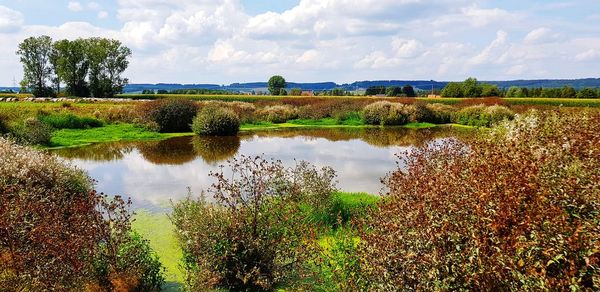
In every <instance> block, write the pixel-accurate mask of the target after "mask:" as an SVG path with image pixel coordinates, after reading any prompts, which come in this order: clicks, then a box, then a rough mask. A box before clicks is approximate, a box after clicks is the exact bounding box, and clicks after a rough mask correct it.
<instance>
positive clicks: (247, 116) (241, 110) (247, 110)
mask: <svg viewBox="0 0 600 292" xmlns="http://www.w3.org/2000/svg"><path fill="white" fill-rule="evenodd" d="M200 107H202V108H203V107H221V108H226V109H230V110H232V111H234V112H235V113H236V114H237V116H238V117H239V119H240V123H241V124H245V123H252V122H254V121H255V119H256V117H255V112H256V106H254V105H253V104H251V103H249V102H242V101H230V102H225V101H202V102H200Z"/></svg>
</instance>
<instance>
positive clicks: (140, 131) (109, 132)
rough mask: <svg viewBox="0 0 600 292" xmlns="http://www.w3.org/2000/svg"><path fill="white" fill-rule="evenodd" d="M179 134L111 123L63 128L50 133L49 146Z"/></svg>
mask: <svg viewBox="0 0 600 292" xmlns="http://www.w3.org/2000/svg"><path fill="white" fill-rule="evenodd" d="M179 135H180V134H161V133H157V132H152V131H150V130H148V129H146V128H143V127H140V126H138V125H132V124H113V125H106V126H104V127H100V128H90V129H84V130H80V129H64V130H59V131H56V132H54V133H53V135H52V141H51V146H53V147H72V146H83V145H88V144H91V143H103V142H115V141H156V140H163V139H167V138H172V137H176V136H179Z"/></svg>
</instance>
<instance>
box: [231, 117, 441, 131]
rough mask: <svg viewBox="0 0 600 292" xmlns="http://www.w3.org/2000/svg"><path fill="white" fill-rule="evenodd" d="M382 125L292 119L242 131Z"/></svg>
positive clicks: (244, 127) (418, 126)
mask: <svg viewBox="0 0 600 292" xmlns="http://www.w3.org/2000/svg"><path fill="white" fill-rule="evenodd" d="M436 126H437V125H435V124H431V123H409V124H406V125H404V126H402V127H404V128H409V129H426V128H433V127H436ZM373 127H380V126H373V125H366V124H365V123H363V122H362V121H361V120H357V119H350V120H344V121H338V120H336V119H332V118H326V119H320V120H291V121H288V122H287V123H282V124H274V123H270V122H257V123H252V124H244V125H242V126H241V127H240V130H241V131H258V130H272V129H286V128H373Z"/></svg>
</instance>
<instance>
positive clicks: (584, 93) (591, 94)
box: [577, 88, 598, 98]
mask: <svg viewBox="0 0 600 292" xmlns="http://www.w3.org/2000/svg"><path fill="white" fill-rule="evenodd" d="M577 98H598V95H597V93H596V92H595V91H594V90H593V89H591V88H584V89H582V90H580V91H579V92H578V93H577Z"/></svg>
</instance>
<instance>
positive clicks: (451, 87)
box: [441, 82, 463, 97]
mask: <svg viewBox="0 0 600 292" xmlns="http://www.w3.org/2000/svg"><path fill="white" fill-rule="evenodd" d="M441 95H442V97H463V87H462V85H461V83H460V82H449V83H448V84H447V85H446V87H444V89H443V90H442V93H441Z"/></svg>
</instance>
